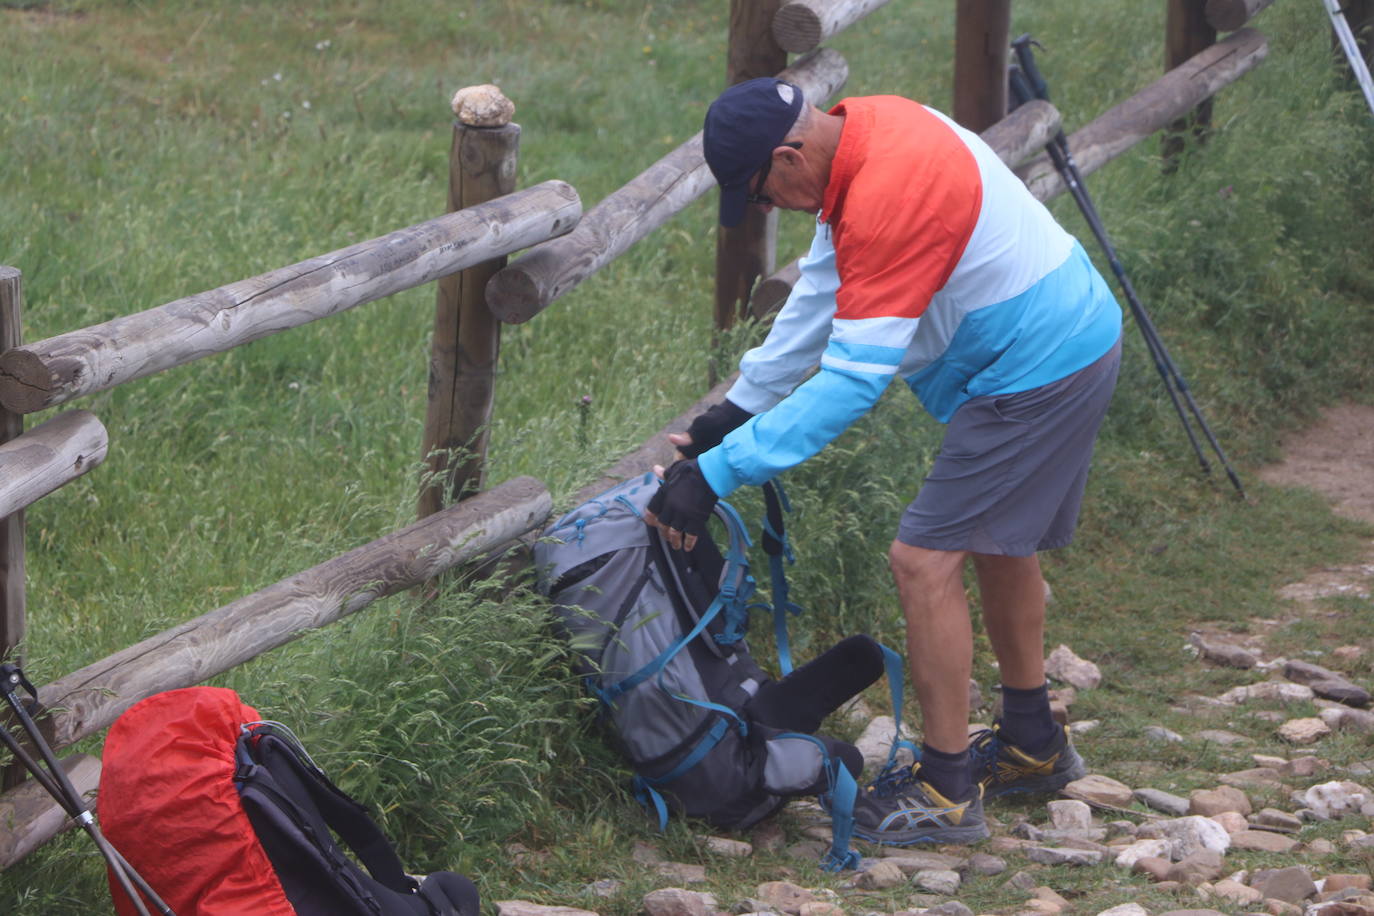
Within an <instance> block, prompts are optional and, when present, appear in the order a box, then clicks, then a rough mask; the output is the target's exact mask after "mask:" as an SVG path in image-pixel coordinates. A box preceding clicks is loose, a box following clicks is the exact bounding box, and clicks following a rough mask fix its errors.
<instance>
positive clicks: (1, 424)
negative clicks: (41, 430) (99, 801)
mask: <svg viewBox="0 0 1374 916" xmlns="http://www.w3.org/2000/svg"><path fill="white" fill-rule="evenodd" d="M23 317H24V276H23V274H22V273H21V272H20V271H19V270H18V269H17V268H14V267H6V266H0V353H3V352H5V351H6V350H9V349H10V348H12V347H17V346H19V344H20V343H22V342H23ZM23 432H24V415H23V414H20V413H15V412H14V411H12V410H5V409H4V408H2V407H0V443H5V442H9V441H10V440H12V439H16V438H18V437H19V436H20V435H21V434H22V433H23ZM24 615H25V609H24V512H23V510H19V511H17V512H12V513H10V514H9V515H7V516H4V517H3V518H0V658H5V657H8V658H9V659H10V661H13V662H14V663H15V664H23V660H22V659H21V658H20V657H19V655H18V654H17V652H15V647H16V646H18V645H19V643H20V642H21V641H22V640H23V639H24V626H25V616H24ZM13 780H14V776H13V775H11V774H8V773H7V774H6V775H5V776H3V777H0V782H3V783H4V784H6V785H8V784H9V783H11V782H13Z"/></svg>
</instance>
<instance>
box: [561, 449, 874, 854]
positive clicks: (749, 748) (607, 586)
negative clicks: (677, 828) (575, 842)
mask: <svg viewBox="0 0 1374 916" xmlns="http://www.w3.org/2000/svg"><path fill="white" fill-rule="evenodd" d="M658 486H659V482H658V480H657V478H655V477H654V476H653V475H652V474H645V475H643V476H642V477H635V478H632V479H630V480H627V481H625V482H624V483H621V484H619V485H617V486H615V487H612V488H611V489H610V490H608V491H606V492H605V493H603V494H601V495H600V496H597V497H595V498H593V499H591V500H589V501H587V502H586V503H584V504H583V505H581V506H578V507H577V508H576V509H574V510H572V511H571V512H569V513H567V514H566V515H564V516H563V517H562V518H560V519H559V520H558V521H557V522H556V523H554V524H553V525H552V526H550V527H549V528H548V529H547V530H546V531H545V532H544V535H543V537H542V538H541V539H540V541H539V542H538V543H537V544H536V545H535V548H534V554H535V564H536V569H537V573H538V588H539V590H540V591H541V592H542V593H543V594H545V595H547V596H548V597H549V598H550V599H551V600H552V601H553V602H554V613H555V616H556V619H557V621H558V623H559V625H560V628H561V630H562V631H563V633H564V634H565V636H566V637H567V639H568V640H569V643H570V645H571V646H572V647H573V648H574V649H575V650H576V651H577V653H578V655H577V659H578V665H579V668H580V673H581V674H583V676H584V681H585V683H586V685H587V688H588V690H589V691H590V692H591V693H592V694H593V695H595V696H596V697H598V698H599V699H600V700H601V701H602V704H603V712H604V713H605V718H606V720H607V721H608V722H609V723H610V725H611V727H612V729H613V731H614V734H615V739H616V742H617V744H618V745H619V748H620V751H621V753H622V755H623V757H624V758H625V759H626V761H627V762H628V763H629V764H630V766H631V767H632V768H633V769H634V771H635V774H636V775H635V778H634V788H635V792H636V795H637V796H638V797H639V799H640V801H641V802H642V803H644V804H645V805H646V807H651V808H652V809H654V810H655V811H656V812H657V814H658V819H659V824H660V827H662V826H663V825H665V824H666V819H667V814H668V811H669V810H673V811H677V812H679V813H682V814H685V815H687V816H691V817H700V818H703V819H705V820H707V821H709V822H710V823H711V824H713V825H716V826H718V827H725V828H730V829H743V828H747V827H749V826H751V825H753V824H755V823H757V822H758V821H760V820H762V819H763V818H765V817H767V816H769V815H770V814H773V813H774V812H776V811H777V810H778V809H779V808H781V807H782V806H783V805H784V804H786V802H787V800H788V799H789V798H791V797H795V796H801V795H820V796H821V800H822V803H823V804H825V805H826V806H827V808H829V810H830V811H831V814H832V819H833V825H834V827H833V844H832V848H831V850H830V852H829V854H828V856H827V857H826V861H825V865H826V867H828V868H843V867H849V866H853V865H854V864H855V863H856V861H857V854H856V853H854V852H853V851H852V850H851V849H850V848H849V840H850V833H851V825H852V816H851V811H852V803H853V799H854V797H855V793H856V792H857V785H856V783H855V777H856V776H857V775H858V773H859V771H860V770H861V769H862V757H861V755H860V754H859V753H858V751H857V749H856V748H854V747H853V746H852V745H849V744H846V743H844V742H840V741H836V740H835V739H833V738H828V737H824V736H817V735H815V734H813V733H812V732H814V731H815V729H816V727H818V726H819V724H820V720H821V718H822V717H823V715H824V714H828V713H829V712H830V711H833V710H834V709H835V708H838V706H839V705H841V704H842V703H843V702H845V701H846V700H848V699H849V698H850V697H851V696H853V695H854V694H855V693H857V692H858V691H859V690H862V689H863V688H864V687H866V686H867V685H868V684H870V683H872V682H873V681H875V680H876V679H877V678H878V677H881V676H882V673H883V670H884V664H885V661H886V663H887V668H888V671H889V672H890V673H892V672H894V665H893V659H895V658H896V657H895V656H894V655H892V653H890V652H888V651H887V650H884V649H882V648H881V647H880V646H878V644H877V643H875V642H873V641H872V640H871V639H869V638H868V637H866V636H861V637H850V639H848V640H845V641H844V642H843V643H841V644H840V646H837V647H836V648H835V649H832V650H831V652H829V653H826V656H834V657H832V658H831V662H843V664H830V665H828V666H826V665H825V663H824V661H823V659H825V656H822V659H817V660H816V661H814V662H812V663H811V665H808V666H806V667H805V668H803V669H801V671H799V672H798V674H799V675H801V679H800V680H793V679H791V678H789V677H784V679H783V681H779V682H775V681H773V680H772V679H771V678H769V676H768V675H767V674H766V673H765V672H764V671H763V670H761V669H760V668H759V666H758V665H757V664H755V662H754V660H753V658H752V657H751V655H750V653H749V648H748V645H747V643H746V642H745V640H744V633H745V629H746V627H747V624H748V615H749V611H750V609H751V607H759V606H760V605H751V604H750V599H751V598H752V597H753V593H754V588H755V583H754V579H753V577H752V576H751V575H750V571H749V561H748V558H747V555H746V553H745V548H746V547H748V546H749V545H750V539H749V536H748V534H747V533H746V531H745V528H744V525H743V523H742V522H741V520H740V518H739V515H738V514H737V513H736V512H735V510H734V509H733V508H732V507H731V506H729V505H728V504H726V503H723V502H722V503H720V504H719V505H718V507H717V510H716V516H717V518H718V519H719V520H720V522H721V523H722V524H723V525H724V528H725V531H726V533H727V536H728V544H727V545H726V549H725V553H724V555H722V553H721V551H720V549H719V548H718V547H717V546H716V544H715V542H714V540H713V539H712V538H711V537H709V536H705V537H702V538H700V539H699V540H698V542H697V546H696V548H695V549H694V550H693V551H691V552H690V553H688V552H684V551H679V550H671V549H669V548H668V547H667V545H666V544H665V542H664V541H663V539H662V538H661V536H660V535H659V533H658V531H657V530H656V529H653V528H651V527H649V526H648V525H646V524H645V522H644V520H643V513H644V509H645V506H646V505H647V504H648V502H649V499H650V498H651V497H652V496H653V494H654V492H655V491H656V490H657V488H658ZM765 496H766V499H767V503H768V516H769V519H768V521H767V523H766V524H765V538H764V540H765V548H766V549H767V550H768V552H769V555H770V563H771V565H772V567H773V589H772V592H773V599H774V602H773V611H774V616H775V619H776V620H777V621H778V646H779V650H780V655H781V656H782V659H781V665H782V673H783V674H784V675H787V674H788V673H789V671H790V669H791V662H790V658H788V657H787V655H788V653H787V639H786V627H785V618H786V617H787V616H788V615H789V614H790V613H795V612H796V611H797V610H799V608H797V607H796V606H795V605H793V604H791V602H790V601H789V600H788V597H787V591H786V582H785V578H784V577H783V576H782V564H783V559H784V557H785V556H786V555H788V554H789V553H790V551H789V549H788V545H787V541H786V537H785V535H784V533H783V530H782V513H781V506H782V505H783V503H784V500H785V498H784V497H782V496H781V495H780V494H779V493H778V492H775V491H774V490H773V486H772V485H769V486H768V487H766V489H765ZM836 653H838V654H836ZM884 655H887V656H889V657H888V658H887V659H885V658H884ZM813 666H821V667H822V668H826V670H824V671H821V670H818V669H817V668H815V667H813ZM807 669H810V674H809V675H802V672H803V671H806V670H807ZM895 670H896V671H899V670H900V660H897V661H896V664H895ZM832 673H833V674H835V675H836V676H835V677H830V676H829V675H830V674H832ZM817 675H822V676H820V677H817ZM898 676H900V675H898ZM789 681H790V682H791V686H793V687H796V686H798V685H800V686H802V687H803V694H800V695H801V696H803V699H805V700H806V703H805V704H803V705H814V706H816V707H817V708H816V710H815V711H814V712H815V714H814V715H809V716H805V717H802V718H803V719H804V720H805V721H804V722H802V723H800V724H799V723H797V722H793V721H790V716H789V714H788V713H787V711H786V709H785V707H786V706H787V705H788V704H787V703H775V702H771V700H772V698H773V697H774V696H777V695H778V692H777V691H778V688H779V686H780V685H784V684H788V683H789ZM812 685H820V689H819V690H818V691H811V690H810V687H811V686H812ZM816 693H819V694H824V698H823V699H820V700H814V701H813V694H816ZM792 695H793V697H796V696H799V694H797V693H796V692H795V691H794V693H793V694H792ZM764 710H768V711H767V712H764ZM894 753H895V750H894Z"/></svg>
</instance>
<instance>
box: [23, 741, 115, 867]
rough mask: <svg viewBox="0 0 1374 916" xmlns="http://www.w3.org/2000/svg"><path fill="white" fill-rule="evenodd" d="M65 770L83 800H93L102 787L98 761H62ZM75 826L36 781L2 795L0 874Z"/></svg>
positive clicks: (84, 757)
mask: <svg viewBox="0 0 1374 916" xmlns="http://www.w3.org/2000/svg"><path fill="white" fill-rule="evenodd" d="M62 769H63V770H65V771H66V773H67V778H68V779H70V780H71V782H72V787H73V788H75V789H76V791H78V792H80V793H81V795H82V797H84V798H86V799H87V800H90V799H91V798H93V797H94V795H95V790H96V786H97V785H98V784H99V783H100V760H99V759H98V758H96V757H91V756H89V755H87V754H72V755H71V756H69V757H64V758H63V759H62ZM74 826H75V822H74V821H72V819H71V818H69V817H67V812H65V811H63V810H62V808H61V806H59V805H58V804H57V802H56V801H54V800H53V797H52V796H51V795H49V794H48V793H47V790H45V789H44V788H43V787H42V786H40V785H39V784H38V782H37V781H36V780H33V779H30V780H28V781H27V782H25V783H24V784H23V785H21V786H19V787H18V788H17V789H12V790H11V791H9V792H6V793H5V794H4V795H0V871H2V870H4V869H6V868H9V867H10V866H11V865H13V864H14V863H15V862H18V861H19V860H20V859H22V858H24V856H26V855H28V854H29V853H31V852H33V851H34V850H35V849H37V848H38V847H39V846H42V845H43V844H44V843H46V842H48V840H51V839H52V838H53V837H55V836H57V835H58V834H59V833H61V832H62V831H64V830H69V829H71V828H72V827H74Z"/></svg>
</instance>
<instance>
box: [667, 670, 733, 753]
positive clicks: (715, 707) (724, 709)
mask: <svg viewBox="0 0 1374 916" xmlns="http://www.w3.org/2000/svg"><path fill="white" fill-rule="evenodd" d="M667 673H668V672H667V669H664V670H663V671H660V672H659V673H658V677H657V678H655V679H654V683H655V684H657V685H658V688H659V689H660V690H662V691H663V692H664V693H666V694H668V696H670V697H672V698H673V699H674V700H680V701H682V702H683V703H690V704H691V705H693V706H700V707H701V708H702V709H709V710H711V711H713V712H718V713H721V714H722V715H726V716H729V717H730V718H732V719H734V720H735V728H736V729H738V730H739V734H740V737H741V738H743V737H745V736H746V735H748V734H749V724H748V723H747V722H745V721H744V720H743V719H741V718H740V717H739V713H737V712H735V711H734V710H733V709H731V708H730V707H729V706H724V705H722V704H720V703H712V702H711V701H710V700H696V699H693V698H692V697H689V696H686V695H684V694H681V693H673V691H671V690H669V689H668V686H667V685H666V684H664V683H663V675H665V674H667ZM721 721H722V722H723V721H724V720H721Z"/></svg>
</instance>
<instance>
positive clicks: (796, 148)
mask: <svg viewBox="0 0 1374 916" xmlns="http://www.w3.org/2000/svg"><path fill="white" fill-rule="evenodd" d="M801 147H802V145H801V144H800V143H786V144H783V145H782V146H779V147H776V148H775V149H774V150H773V155H772V157H771V158H770V159H769V160H768V162H766V163H764V166H763V168H761V169H759V171H758V174H757V175H756V176H755V177H754V178H753V180H752V182H751V184H750V189H751V190H750V195H749V203H751V204H753V205H755V206H757V207H761V208H762V209H763V212H765V213H767V212H768V211H769V210H771V209H773V208H774V207H778V208H780V209H783V210H801V211H803V212H806V213H813V214H814V213H819V212H820V209H821V205H822V204H823V203H824V197H825V188H824V186H822V185H821V183H820V182H819V181H817V180H816V178H815V176H814V175H813V174H812V170H811V169H809V168H808V163H807V161H806V156H805V154H804V153H803V152H802V150H801Z"/></svg>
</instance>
